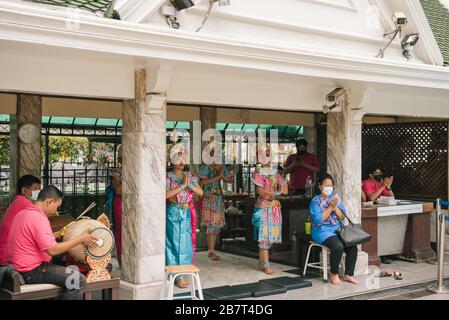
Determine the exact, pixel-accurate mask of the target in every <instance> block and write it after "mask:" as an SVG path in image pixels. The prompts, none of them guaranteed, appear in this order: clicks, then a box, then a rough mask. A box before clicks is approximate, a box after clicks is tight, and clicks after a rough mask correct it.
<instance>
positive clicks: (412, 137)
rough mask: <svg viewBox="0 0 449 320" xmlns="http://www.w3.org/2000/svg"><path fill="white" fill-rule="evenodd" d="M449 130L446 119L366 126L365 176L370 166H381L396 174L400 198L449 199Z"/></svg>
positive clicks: (385, 171) (363, 149)
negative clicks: (448, 179)
mask: <svg viewBox="0 0 449 320" xmlns="http://www.w3.org/2000/svg"><path fill="white" fill-rule="evenodd" d="M447 130H448V123H447V122H445V121H444V122H443V121H441V122H419V123H416V122H414V123H394V124H365V125H363V134H362V172H363V178H364V179H365V178H366V177H367V176H366V175H367V172H366V170H367V168H368V166H369V165H380V166H381V167H383V168H384V174H385V175H393V176H394V184H393V191H394V192H395V194H396V196H397V197H402V198H415V199H435V198H443V199H446V198H447V195H448V181H447V177H448V158H447V151H448V150H447V149H448V132H447Z"/></svg>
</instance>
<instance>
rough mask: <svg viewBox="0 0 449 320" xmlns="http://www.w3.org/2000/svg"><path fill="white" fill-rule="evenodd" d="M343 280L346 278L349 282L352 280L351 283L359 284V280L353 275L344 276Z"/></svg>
mask: <svg viewBox="0 0 449 320" xmlns="http://www.w3.org/2000/svg"><path fill="white" fill-rule="evenodd" d="M343 280H345V281H347V282H350V283H353V284H359V283H358V282H357V280H355V279H354V277H351V276H348V275H346V276H344V278H343Z"/></svg>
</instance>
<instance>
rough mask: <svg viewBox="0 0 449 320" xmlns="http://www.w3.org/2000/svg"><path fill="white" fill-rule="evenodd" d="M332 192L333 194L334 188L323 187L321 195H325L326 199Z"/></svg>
mask: <svg viewBox="0 0 449 320" xmlns="http://www.w3.org/2000/svg"><path fill="white" fill-rule="evenodd" d="M332 192H334V187H324V188H323V194H325V195H326V196H328V197H329V196H330V195H331V194H332Z"/></svg>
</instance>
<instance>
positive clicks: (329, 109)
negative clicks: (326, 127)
mask: <svg viewBox="0 0 449 320" xmlns="http://www.w3.org/2000/svg"><path fill="white" fill-rule="evenodd" d="M336 107H337V104H333V105H331V106H326V105H324V106H323V113H324V114H328V113H329V112H331V111H332V110H334V109H335V108H336Z"/></svg>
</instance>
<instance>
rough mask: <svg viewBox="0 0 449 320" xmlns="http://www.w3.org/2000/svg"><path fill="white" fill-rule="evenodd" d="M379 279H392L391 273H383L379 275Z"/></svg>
mask: <svg viewBox="0 0 449 320" xmlns="http://www.w3.org/2000/svg"><path fill="white" fill-rule="evenodd" d="M378 277H379V278H385V277H391V273H389V272H387V271H381V272H380V273H379V276H378Z"/></svg>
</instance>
